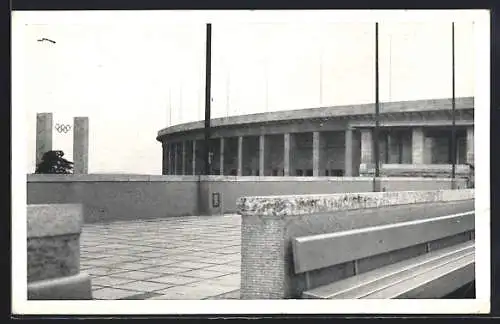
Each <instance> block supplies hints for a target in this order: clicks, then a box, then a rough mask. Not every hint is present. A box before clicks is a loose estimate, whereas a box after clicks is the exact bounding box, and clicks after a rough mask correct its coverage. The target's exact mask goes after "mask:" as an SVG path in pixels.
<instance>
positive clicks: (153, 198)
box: [27, 175, 198, 223]
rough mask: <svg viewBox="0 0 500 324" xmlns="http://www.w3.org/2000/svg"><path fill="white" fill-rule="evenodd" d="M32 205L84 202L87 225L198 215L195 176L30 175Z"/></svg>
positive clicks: (29, 198) (29, 195) (29, 196)
mask: <svg viewBox="0 0 500 324" xmlns="http://www.w3.org/2000/svg"><path fill="white" fill-rule="evenodd" d="M27 196H28V201H27V203H28V204H63V203H81V204H82V205H83V207H84V221H85V222H86V223H93V222H108V221H115V220H131V219H148V218H159V217H166V216H183V215H196V214H198V210H197V206H198V201H197V199H198V182H197V177H193V176H185V177H181V176H140V175H135V176H127V175H69V176H68V175H29V176H28V193H27Z"/></svg>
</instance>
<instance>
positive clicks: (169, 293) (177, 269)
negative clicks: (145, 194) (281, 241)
mask: <svg viewBox="0 0 500 324" xmlns="http://www.w3.org/2000/svg"><path fill="white" fill-rule="evenodd" d="M240 222H241V221H240V216H238V215H225V216H210V217H205V216H192V217H191V216H190V217H176V218H167V219H159V220H152V221H127V222H113V223H110V224H86V225H85V226H84V228H83V231H82V235H81V269H82V271H85V272H87V273H89V274H90V275H91V276H92V290H93V292H92V294H93V297H94V299H198V300H199V299H219V298H224V299H232V298H239V287H240V274H239V273H240V241H241V240H240V237H241V234H240Z"/></svg>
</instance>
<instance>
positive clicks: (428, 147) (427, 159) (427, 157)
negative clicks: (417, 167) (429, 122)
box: [424, 137, 434, 164]
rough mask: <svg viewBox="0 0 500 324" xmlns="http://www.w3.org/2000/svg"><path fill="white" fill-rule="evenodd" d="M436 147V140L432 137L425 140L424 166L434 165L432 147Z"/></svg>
mask: <svg viewBox="0 0 500 324" xmlns="http://www.w3.org/2000/svg"><path fill="white" fill-rule="evenodd" d="M433 146H434V139H433V138H432V137H425V139H424V152H425V154H424V164H432V147H433Z"/></svg>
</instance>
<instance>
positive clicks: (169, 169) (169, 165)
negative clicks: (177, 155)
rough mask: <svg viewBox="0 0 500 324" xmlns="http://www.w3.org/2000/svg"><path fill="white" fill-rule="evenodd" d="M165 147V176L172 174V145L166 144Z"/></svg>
mask: <svg viewBox="0 0 500 324" xmlns="http://www.w3.org/2000/svg"><path fill="white" fill-rule="evenodd" d="M165 145H166V146H167V174H168V175H171V174H172V144H170V143H169V142H166V144H165Z"/></svg>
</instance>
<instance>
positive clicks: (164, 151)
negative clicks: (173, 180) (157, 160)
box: [161, 142, 168, 175]
mask: <svg viewBox="0 0 500 324" xmlns="http://www.w3.org/2000/svg"><path fill="white" fill-rule="evenodd" d="M161 148H162V161H161V174H163V175H166V174H167V172H168V146H167V143H166V142H162V143H161Z"/></svg>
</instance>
